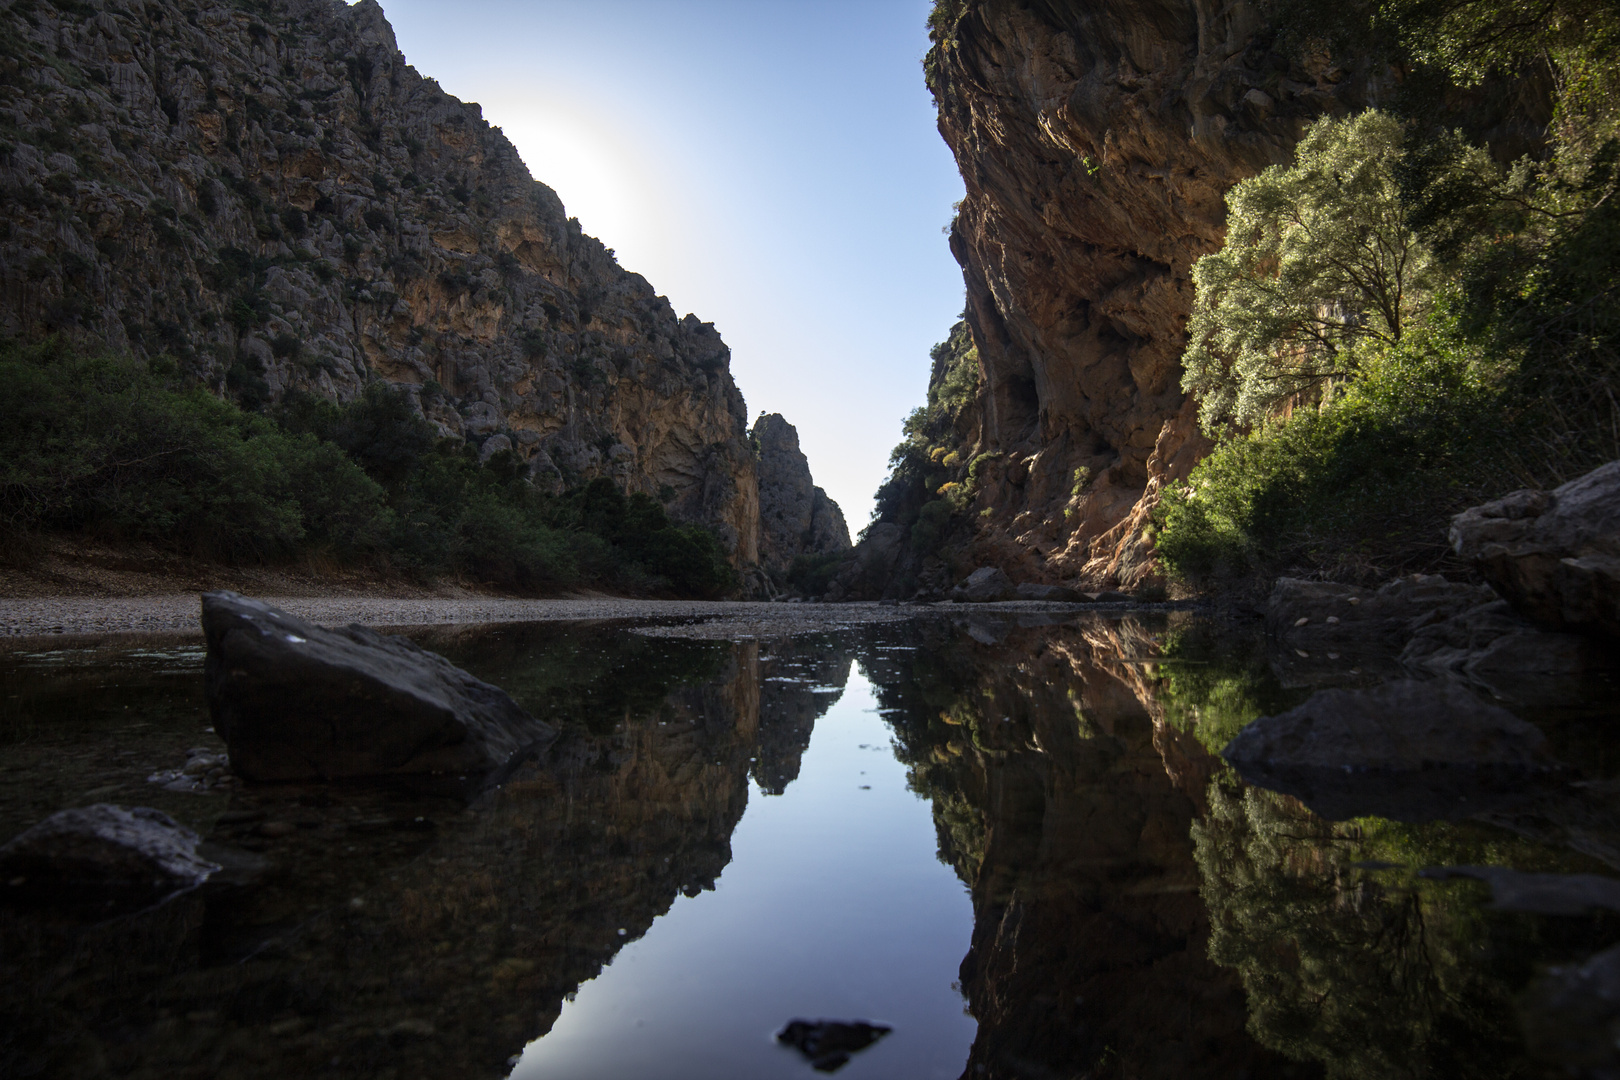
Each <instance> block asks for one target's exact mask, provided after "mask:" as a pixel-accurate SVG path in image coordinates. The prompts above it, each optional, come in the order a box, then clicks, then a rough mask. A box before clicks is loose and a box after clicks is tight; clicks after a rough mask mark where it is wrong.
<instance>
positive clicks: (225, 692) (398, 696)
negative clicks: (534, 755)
mask: <svg viewBox="0 0 1620 1080" xmlns="http://www.w3.org/2000/svg"><path fill="white" fill-rule="evenodd" d="M202 609H203V610H202V623H203V633H204V635H205V636H206V638H207V641H208V658H207V662H206V664H205V667H204V678H205V689H206V693H207V697H208V707H209V710H210V712H211V713H212V714H213V718H214V728H215V730H216V731H218V732H219V734H220V736H221V737H222V738H223V739H224V740H225V743H226V745H227V746H228V747H229V748H230V759H231V767H232V768H233V769H234V770H235V771H236V772H237V773H238V774H240V775H242V776H244V777H247V778H248V779H251V780H302V779H324V780H330V779H337V778H340V777H357V776H383V775H405V774H450V775H455V776H482V777H489V776H492V775H493V774H496V773H498V772H499V771H500V770H502V769H503V768H504V767H506V766H508V765H510V764H513V763H515V761H516V760H517V759H519V758H521V757H522V756H523V755H524V753H525V752H527V751H529V750H531V749H533V748H535V747H537V746H540V745H542V744H545V743H548V742H550V741H551V740H552V739H553V738H555V736H556V732H555V731H554V730H553V729H552V728H551V726H550V725H548V724H546V723H544V722H542V721H540V720H536V719H535V718H534V717H532V716H530V715H529V714H528V713H527V712H525V711H524V710H523V709H522V708H520V707H519V706H518V705H517V703H516V702H514V701H513V700H512V699H511V698H510V697H508V696H507V695H506V693H505V691H503V690H501V689H500V688H499V687H495V686H491V685H490V684H489V683H486V682H483V681H482V680H480V679H476V678H474V677H473V676H471V675H469V674H467V672H465V671H462V670H461V669H460V668H458V667H456V666H455V665H454V664H451V663H450V662H449V661H448V660H446V659H445V658H444V657H442V656H439V655H438V654H437V653H432V652H429V651H427V650H426V649H423V648H421V647H420V646H418V645H416V644H415V643H413V642H411V641H409V640H407V639H406V638H402V637H385V636H383V635H381V634H378V633H376V632H374V631H372V630H368V629H366V628H365V627H363V626H356V625H350V626H347V627H344V628H343V629H341V630H328V629H323V628H321V627H317V626H311V625H310V624H308V623H306V622H303V621H302V620H300V619H296V618H294V617H292V616H291V615H288V614H287V613H286V612H283V611H279V610H277V609H276V608H273V607H271V606H270V605H268V604H265V603H261V602H259V601H257V600H249V599H248V598H246V597H244V596H239V595H238V594H236V593H232V592H217V593H207V594H205V595H204V596H203V600H202Z"/></svg>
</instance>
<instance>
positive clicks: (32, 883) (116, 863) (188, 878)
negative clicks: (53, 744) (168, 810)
mask: <svg viewBox="0 0 1620 1080" xmlns="http://www.w3.org/2000/svg"><path fill="white" fill-rule="evenodd" d="M198 842H199V840H198V837H197V834H196V833H194V832H192V831H191V830H190V829H188V828H186V827H185V826H183V825H181V824H180V823H179V822H177V821H175V820H174V819H173V818H171V817H170V816H169V815H168V814H165V813H164V812H163V811H161V810H153V809H152V808H150V807H146V806H137V807H134V808H125V807H122V806H113V805H111V804H109V803H98V804H96V805H95V806H86V807H81V808H78V809H74V810H63V811H60V812H58V813H55V814H52V815H51V816H50V817H48V818H46V819H45V820H44V821H42V822H40V823H39V824H38V825H35V826H34V827H33V828H31V829H29V830H28V831H27V832H25V833H22V834H21V835H19V836H17V837H16V838H15V839H13V840H12V841H11V842H10V843H8V844H6V845H5V847H0V897H4V899H5V901H6V903H7V904H9V905H10V906H13V907H20V908H27V909H36V910H44V911H48V912H50V913H52V914H54V915H58V916H68V917H73V918H89V919H98V918H111V917H113V916H116V915H127V914H131V913H133V912H137V911H141V910H144V909H146V908H149V907H152V906H153V905H155V904H159V903H161V902H163V901H164V900H167V899H168V898H170V897H172V896H175V895H177V894H179V893H183V892H189V891H190V890H192V889H194V888H196V887H197V886H199V885H201V884H202V883H203V882H204V881H206V880H208V877H209V875H211V874H213V873H214V872H215V871H216V870H218V869H219V866H218V864H216V863H212V862H210V861H208V860H207V859H204V858H202V857H201V856H199V855H198V854H197V844H198Z"/></svg>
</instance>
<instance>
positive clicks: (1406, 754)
mask: <svg viewBox="0 0 1620 1080" xmlns="http://www.w3.org/2000/svg"><path fill="white" fill-rule="evenodd" d="M1544 742H1545V739H1544V737H1543V736H1542V734H1541V732H1540V731H1539V730H1538V729H1536V728H1535V727H1534V726H1533V725H1531V724H1527V723H1525V722H1524V721H1523V720H1520V719H1519V718H1518V717H1516V716H1514V715H1513V714H1512V713H1510V712H1508V711H1506V710H1505V709H1502V708H1499V707H1497V706H1495V705H1491V704H1488V703H1487V702H1484V701H1481V700H1480V699H1479V698H1477V697H1475V696H1474V695H1473V694H1471V693H1469V692H1468V691H1467V690H1466V689H1464V688H1463V687H1461V686H1458V685H1457V684H1455V683H1450V682H1418V681H1415V680H1409V679H1403V680H1397V681H1395V682H1390V683H1386V684H1385V685H1383V686H1380V687H1378V688H1377V689H1374V690H1322V691H1319V692H1318V693H1316V694H1313V695H1312V696H1311V698H1310V700H1308V701H1306V702H1305V703H1304V704H1303V705H1300V706H1298V707H1297V708H1294V709H1290V710H1289V711H1287V712H1285V713H1281V714H1279V715H1277V716H1266V717H1261V718H1260V719H1259V720H1256V721H1254V722H1253V723H1251V724H1250V725H1248V726H1247V727H1245V728H1244V729H1243V730H1242V731H1240V732H1239V733H1238V735H1237V737H1236V738H1234V739H1233V740H1232V741H1231V742H1230V743H1228V744H1227V746H1226V748H1225V749H1224V750H1222V751H1221V756H1222V757H1224V758H1225V759H1226V760H1227V761H1228V762H1230V763H1231V764H1232V767H1233V768H1235V769H1236V770H1237V771H1238V774H1239V775H1240V776H1242V777H1243V779H1244V780H1245V781H1247V782H1249V783H1251V784H1254V785H1256V786H1259V787H1264V788H1269V789H1271V790H1273V791H1280V792H1282V793H1283V794H1285V795H1292V796H1294V797H1295V798H1297V799H1299V800H1300V801H1301V802H1303V803H1304V804H1305V805H1306V806H1308V807H1310V808H1311V810H1312V811H1314V812H1315V813H1317V814H1319V815H1321V816H1322V817H1325V818H1329V819H1331V820H1344V819H1346V818H1353V817H1362V816H1365V815H1377V816H1380V817H1387V818H1393V819H1395V820H1398V821H1432V820H1435V819H1440V818H1452V817H1464V816H1468V815H1471V814H1475V813H1479V812H1481V811H1485V810H1488V809H1491V808H1492V807H1494V806H1499V805H1502V804H1504V803H1505V802H1508V801H1511V799H1512V798H1513V797H1515V796H1516V795H1518V794H1519V793H1520V792H1522V791H1523V790H1524V789H1526V788H1527V787H1529V786H1530V785H1531V783H1532V782H1533V781H1534V780H1535V779H1536V778H1538V777H1539V776H1542V775H1545V774H1548V773H1553V772H1557V771H1558V770H1559V769H1560V766H1558V765H1557V764H1556V763H1553V762H1551V761H1550V760H1549V759H1547V758H1545V757H1544V756H1543V755H1542V753H1541V750H1542V746H1543V743H1544Z"/></svg>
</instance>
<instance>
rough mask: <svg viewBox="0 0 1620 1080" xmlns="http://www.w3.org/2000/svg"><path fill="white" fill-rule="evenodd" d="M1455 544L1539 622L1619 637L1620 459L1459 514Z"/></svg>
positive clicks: (1455, 521) (1455, 520) (1454, 523)
mask: <svg viewBox="0 0 1620 1080" xmlns="http://www.w3.org/2000/svg"><path fill="white" fill-rule="evenodd" d="M1451 544H1452V547H1453V548H1454V549H1455V550H1456V552H1457V554H1458V555H1460V556H1462V557H1463V558H1464V559H1467V560H1468V561H1469V562H1470V563H1472V564H1473V565H1474V567H1475V568H1476V569H1478V570H1479V572H1480V573H1481V574H1483V575H1484V576H1485V578H1486V580H1488V581H1489V582H1490V583H1491V584H1492V585H1493V586H1494V587H1495V588H1496V591H1497V592H1499V593H1501V594H1502V596H1503V597H1505V598H1506V599H1507V600H1508V601H1509V602H1510V603H1511V604H1512V605H1513V606H1514V608H1515V609H1517V610H1518V611H1519V612H1520V613H1522V614H1523V615H1525V616H1526V617H1528V618H1529V619H1531V620H1533V621H1534V622H1536V623H1539V624H1541V625H1543V626H1547V627H1551V628H1554V629H1559V630H1574V631H1596V632H1598V633H1602V634H1606V635H1608V636H1611V637H1620V461H1612V462H1610V463H1609V464H1607V465H1604V466H1602V467H1601V468H1598V469H1594V470H1592V471H1591V472H1589V473H1587V474H1586V475H1585V476H1583V477H1580V478H1579V479H1577V480H1571V481H1570V482H1569V483H1567V484H1564V485H1563V486H1561V487H1558V488H1556V489H1554V490H1553V491H1534V490H1529V489H1526V490H1524V491H1515V492H1514V493H1513V494H1511V495H1507V496H1504V497H1503V498H1500V499H1497V500H1496V501H1495V502H1489V503H1486V504H1485V505H1483V506H1476V507H1474V508H1473V509H1471V510H1467V511H1465V512H1463V513H1461V514H1458V515H1457V516H1456V517H1455V518H1453V519H1452V522H1451Z"/></svg>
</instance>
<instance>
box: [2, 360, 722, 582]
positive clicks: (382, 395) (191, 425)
mask: <svg viewBox="0 0 1620 1080" xmlns="http://www.w3.org/2000/svg"><path fill="white" fill-rule="evenodd" d="M176 371H177V367H176V365H175V364H174V363H173V362H172V361H170V360H166V359H160V360H156V361H153V362H152V363H150V364H140V363H137V362H135V361H133V360H129V359H121V358H117V357H107V356H94V357H85V356H80V355H77V354H75V353H74V352H72V351H71V350H70V349H69V348H67V347H66V346H65V345H64V344H63V343H62V342H60V341H54V340H53V341H49V342H46V343H44V344H41V345H35V346H29V347H23V346H18V345H16V344H13V343H0V387H3V388H4V390H5V395H4V398H3V399H0V400H3V401H4V402H5V404H4V421H5V422H4V423H3V424H0V455H3V457H4V461H3V462H0V530H3V531H5V532H9V533H13V534H26V533H29V532H34V531H39V530H57V531H88V532H92V533H95V534H97V535H101V536H105V537H108V538H110V539H123V540H144V541H149V542H152V543H154V544H159V545H162V546H166V547H169V548H172V549H176V550H180V551H184V552H188V553H192V554H197V555H202V556H207V557H213V558H220V559H232V560H241V559H270V558H284V557H287V556H291V555H296V554H298V553H300V552H304V551H308V550H311V549H312V548H319V549H322V550H326V551H330V552H333V553H335V554H337V555H339V556H340V557H343V558H370V559H381V560H386V561H387V562H388V563H391V564H392V565H394V566H396V567H398V568H401V569H405V570H409V571H413V572H416V573H419V574H422V575H427V576H432V575H437V574H446V573H456V574H467V575H470V576H473V577H475V578H477V579H478V580H480V581H486V582H491V583H494V584H498V585H503V586H506V587H509V588H514V589H523V590H535V589H541V588H556V587H559V586H565V585H570V584H574V583H577V582H581V581H592V582H595V583H598V584H601V585H609V586H616V587H619V588H627V589H636V590H649V589H650V590H654V591H659V592H665V593H672V594H675V595H680V596H702V597H718V596H724V595H726V594H728V593H730V592H732V591H734V590H735V588H736V576H735V573H734V572H733V571H732V569H731V567H730V565H729V564H728V563H727V561H726V557H725V553H724V551H723V550H722V548H721V546H720V543H719V541H718V540H717V539H716V538H715V536H714V535H713V534H712V533H711V532H709V531H708V530H707V529H704V528H702V527H699V526H696V525H678V524H676V523H674V522H672V521H670V519H669V517H668V516H667V514H666V513H665V511H664V508H663V507H662V506H661V505H660V504H659V503H658V502H657V500H655V499H653V498H651V497H649V496H646V495H640V494H637V495H633V496H630V497H629V498H626V497H625V495H624V493H623V492H621V491H620V490H619V489H618V488H617V487H616V486H615V485H614V484H613V483H612V482H611V481H609V480H605V479H601V480H596V481H594V482H593V483H591V484H589V485H587V486H586V487H584V488H582V489H579V490H576V491H574V492H572V493H570V494H568V495H565V496H563V497H561V498H552V497H550V496H547V495H545V494H543V493H541V492H540V491H539V490H538V489H536V488H535V487H534V485H532V484H530V483H528V482H527V480H526V479H525V475H524V474H525V469H526V466H525V463H524V462H523V461H522V459H521V458H519V457H518V456H517V455H516V454H513V453H511V452H510V451H508V452H504V453H501V454H496V455H495V456H494V457H493V458H491V459H490V461H489V463H488V464H487V465H486V464H480V463H479V460H478V455H477V453H476V451H474V450H473V449H472V447H470V446H467V445H466V444H464V443H461V442H459V441H456V440H448V439H442V440H441V439H438V438H437V435H436V433H435V432H434V430H433V428H432V426H431V425H429V424H428V423H427V422H426V421H425V420H423V419H422V418H421V417H420V416H418V415H417V414H416V412H415V411H414V409H413V408H412V405H411V401H410V399H409V397H408V396H407V395H406V394H404V393H403V392H402V391H400V390H397V389H395V388H393V387H391V386H388V385H387V384H385V383H381V382H374V383H372V384H370V385H368V386H367V387H366V389H365V391H364V392H363V393H362V394H361V395H360V397H358V398H357V399H355V400H354V401H352V402H349V403H347V404H344V405H337V404H334V403H332V402H330V401H326V400H324V399H319V398H314V397H311V396H309V395H305V394H291V395H288V397H287V398H286V399H285V400H284V401H283V402H282V403H281V405H280V406H279V407H278V408H277V409H276V410H275V413H274V417H273V418H272V417H271V416H264V415H255V414H252V413H250V412H246V411H244V410H243V409H242V408H239V407H237V406H235V405H232V404H231V403H230V402H228V401H222V400H220V399H219V398H216V397H214V396H213V395H211V394H209V393H208V392H207V391H206V390H205V389H203V388H202V387H201V386H189V387H188V386H184V385H181V384H180V383H179V382H178V381H176ZM263 382H264V380H263V379H262V378H260V377H259V375H257V374H256V373H255V372H254V371H253V370H252V369H250V368H249V367H248V366H247V365H246V364H244V363H241V362H238V363H237V364H236V365H234V366H233V367H232V368H231V371H230V373H228V375H227V384H228V385H230V386H232V388H233V390H236V391H238V392H239V394H240V396H241V397H242V398H243V399H244V401H245V402H246V401H248V400H250V399H251V401H253V402H254V403H258V404H262V401H263V397H262V395H263V393H264V390H263V389H262V388H263Z"/></svg>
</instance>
